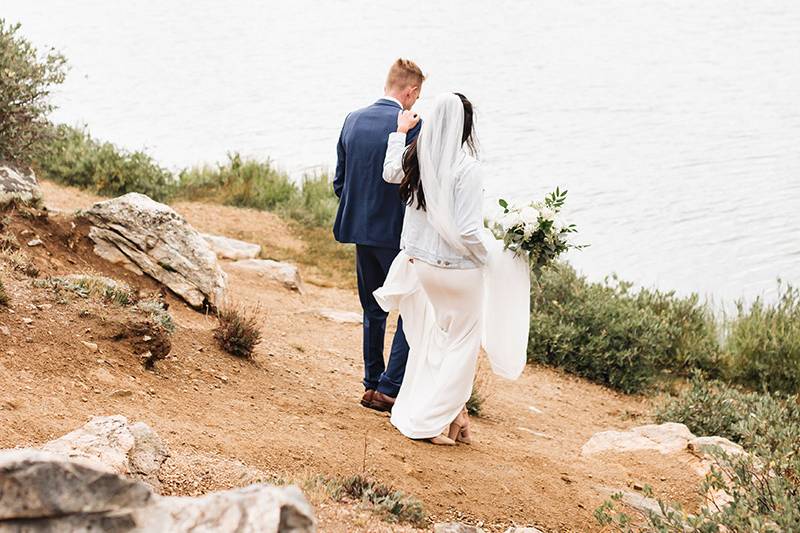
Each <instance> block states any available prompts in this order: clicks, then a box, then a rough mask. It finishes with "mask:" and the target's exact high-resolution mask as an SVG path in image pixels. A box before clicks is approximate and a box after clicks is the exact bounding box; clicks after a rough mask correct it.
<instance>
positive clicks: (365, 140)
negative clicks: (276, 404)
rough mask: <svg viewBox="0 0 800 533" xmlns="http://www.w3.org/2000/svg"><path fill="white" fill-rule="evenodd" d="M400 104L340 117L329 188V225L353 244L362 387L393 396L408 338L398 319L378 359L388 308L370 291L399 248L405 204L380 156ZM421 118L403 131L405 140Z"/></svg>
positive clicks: (386, 103) (340, 238)
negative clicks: (332, 212)
mask: <svg viewBox="0 0 800 533" xmlns="http://www.w3.org/2000/svg"><path fill="white" fill-rule="evenodd" d="M400 111H401V107H400V105H398V104H397V103H396V102H393V101H391V100H387V99H384V98H382V99H380V100H378V101H377V102H375V103H374V104H372V105H371V106H368V107H365V108H363V109H359V110H358V111H353V112H352V113H350V114H349V115H347V118H346V119H345V121H344V126H342V133H341V135H340V136H339V143H338V145H337V150H336V152H337V159H338V160H337V163H336V176H335V177H334V180H333V190H334V192H336V196H338V197H339V211H338V212H337V214H336V222H335V223H334V226H333V234H334V236H335V237H336V240H337V241H339V242H342V243H352V244H355V245H356V274H357V276H358V296H359V299H360V300H361V307H362V308H363V309H364V387H365V388H367V389H374V390H377V391H379V392H382V393H383V394H386V395H388V396H392V397H396V396H397V393H398V391H399V390H400V385H401V384H402V382H403V375H404V374H405V369H406V360H407V359H408V343H407V342H406V338H405V335H404V334H403V322H402V320H398V323H397V333H395V336H394V340H393V341H392V349H391V352H390V354H389V362H388V365H385V364H384V360H383V345H384V337H385V335H386V317H387V316H388V313H386V311H384V310H383V309H381V308H380V306H379V305H378V303H377V302H376V301H375V298H374V297H373V295H372V292H373V291H375V290H376V289H377V288H378V287H380V286H382V285H383V283H384V282H385V281H386V274H387V273H388V272H389V267H390V266H391V264H392V261H394V258H395V257H396V256H397V254H398V253H399V252H400V232H401V231H402V229H403V215H404V213H405V205H404V204H403V202H402V200H401V199H400V193H399V186H398V185H392V184H389V183H386V182H385V181H383V159H384V157H385V156H386V143H387V141H388V139H389V134H390V133H391V132H393V131H397V114H398V113H399V112H400ZM420 125H421V124H417V126H416V127H415V128H414V129H413V130H411V131H409V132H408V135H407V137H406V142H407V143H410V142H411V141H412V140H414V138H415V137H416V136H417V134H418V133H419V128H420Z"/></svg>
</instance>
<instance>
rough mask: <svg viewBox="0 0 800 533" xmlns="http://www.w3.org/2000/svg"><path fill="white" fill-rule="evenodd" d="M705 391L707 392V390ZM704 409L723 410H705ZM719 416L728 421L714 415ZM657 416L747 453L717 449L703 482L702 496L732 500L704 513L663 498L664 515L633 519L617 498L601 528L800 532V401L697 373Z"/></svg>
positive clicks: (603, 512)
mask: <svg viewBox="0 0 800 533" xmlns="http://www.w3.org/2000/svg"><path fill="white" fill-rule="evenodd" d="M704 389H706V390H704ZM703 410H717V411H716V412H715V411H711V412H709V413H705V414H703V413H702V411H703ZM716 413H719V415H720V416H721V417H723V418H724V420H725V423H724V424H721V423H717V422H714V421H713V420H712V417H713V416H714V415H715V414H716ZM659 417H660V418H661V419H664V420H671V421H675V422H684V423H686V424H687V425H689V427H690V429H692V430H693V431H695V432H698V433H705V434H709V433H711V434H720V435H723V436H725V435H727V436H728V437H729V438H731V439H732V440H736V441H738V442H739V443H740V444H742V446H743V447H744V449H745V451H746V452H747V453H744V454H739V455H728V454H726V453H724V452H723V451H722V450H721V449H716V450H712V451H711V455H712V457H713V464H712V467H711V472H710V473H709V474H708V475H707V476H706V479H705V480H704V481H703V483H702V484H701V486H700V493H701V495H704V496H705V495H708V494H710V493H712V492H713V491H725V492H726V493H727V494H728V495H729V496H730V497H731V502H730V504H728V505H722V506H721V507H720V506H717V505H716V504H713V503H710V504H709V505H705V506H703V508H701V509H700V511H699V512H698V513H694V514H690V513H688V512H685V511H684V510H683V509H682V508H681V506H680V505H678V504H674V503H669V502H665V501H663V500H659V505H660V507H661V510H662V515H661V516H659V515H657V514H655V513H652V512H646V513H642V515H641V516H640V517H639V520H638V521H637V520H634V519H633V518H632V517H631V516H629V515H627V514H626V513H625V512H619V511H616V510H615V506H616V502H617V501H618V499H619V498H614V499H613V500H612V501H608V502H605V503H604V504H603V505H602V506H601V507H600V508H598V509H597V511H596V512H595V516H596V517H597V519H598V520H599V522H600V523H601V524H603V525H609V524H613V525H615V526H617V528H619V529H620V530H624V531H658V532H665V533H666V532H675V531H698V532H709V533H711V532H718V531H747V532H750V531H759V532H760V531H764V532H767V531H769V532H778V531H787V532H788V531H798V530H800V404H799V403H798V397H796V396H792V397H787V398H782V397H777V396H772V395H770V394H757V393H749V394H748V393H740V392H735V391H732V390H726V389H725V388H724V385H723V384H721V383H718V382H714V383H704V382H703V381H702V380H700V379H699V378H695V380H694V382H693V384H692V390H690V391H688V392H686V393H684V394H682V395H680V396H679V397H678V398H676V399H675V400H673V404H672V405H671V406H670V407H669V409H668V410H667V411H664V410H662V411H661V412H660V414H659Z"/></svg>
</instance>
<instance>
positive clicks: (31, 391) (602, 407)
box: [0, 183, 697, 531]
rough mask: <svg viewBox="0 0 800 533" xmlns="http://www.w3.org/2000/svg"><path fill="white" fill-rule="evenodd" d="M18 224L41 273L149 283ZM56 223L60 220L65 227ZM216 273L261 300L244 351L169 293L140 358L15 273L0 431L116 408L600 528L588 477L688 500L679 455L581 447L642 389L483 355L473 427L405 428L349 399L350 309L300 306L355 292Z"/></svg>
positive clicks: (336, 518)
mask: <svg viewBox="0 0 800 533" xmlns="http://www.w3.org/2000/svg"><path fill="white" fill-rule="evenodd" d="M43 186H44V192H45V201H46V203H47V204H48V205H50V206H53V207H56V208H58V209H61V210H69V209H74V208H79V207H86V206H87V205H89V203H91V202H92V201H93V200H94V198H92V197H91V195H87V194H85V193H80V192H77V191H73V190H71V189H65V188H61V187H57V186H55V185H52V184H48V183H45V184H43ZM175 207H176V209H177V210H178V211H179V212H182V213H183V214H184V215H185V216H187V218H188V219H189V221H190V222H191V223H192V224H193V225H195V227H197V228H198V229H200V230H201V231H209V232H221V233H228V234H230V235H232V236H237V237H247V236H248V235H252V236H253V238H254V240H257V241H258V242H262V243H267V244H270V243H272V244H274V246H276V247H280V248H281V249H283V250H286V249H295V250H298V253H302V252H301V250H302V243H300V242H293V241H291V238H290V237H289V235H290V234H289V232H288V231H286V230H285V226H283V225H281V224H282V223H281V221H280V219H278V218H277V217H274V216H272V215H270V214H268V213H255V216H251V215H250V214H248V213H246V212H245V214H244V215H243V214H242V212H241V211H240V210H236V209H235V208H222V207H219V206H205V205H202V204H188V203H184V204H178V205H176V206H175ZM245 215H246V216H245ZM65 216H66V215H53V216H52V217H51V218H53V219H55V220H56V221H57V220H59V219H60V217H65ZM234 217H235V218H234ZM64 220H66V219H64ZM25 224H27V228H28V229H30V230H32V231H34V232H36V233H37V234H38V235H39V236H40V237H41V238H42V240H44V241H45V246H43V247H37V248H33V249H31V250H30V253H31V254H32V255H34V256H35V261H36V262H37V264H40V265H42V269H43V274H44V275H47V274H52V273H71V272H75V271H86V270H93V271H100V272H105V273H108V274H112V275H114V276H115V277H117V278H123V279H127V280H128V281H129V282H131V283H134V284H136V285H137V286H140V287H143V288H145V289H153V288H155V286H154V284H152V283H149V282H148V281H147V280H142V279H135V278H133V277H132V275H130V274H127V273H125V272H124V271H120V270H116V269H113V268H111V267H110V266H109V265H105V264H104V263H102V262H101V261H99V260H97V259H94V258H93V257H91V254H90V253H89V252H88V250H89V248H88V244H86V243H84V244H83V245H81V246H84V248H81V247H80V246H78V247H77V248H76V249H75V250H69V249H67V248H66V247H65V246H64V245H63V244H61V242H63V241H64V239H63V238H60V237H59V235H58V232H54V231H53V229H52V223H49V224H51V225H50V226H47V225H45V224H44V223H39V222H36V221H21V222H18V223H17V225H16V226H14V227H13V228H12V229H13V231H15V232H17V233H19V232H22V231H24V230H25V229H26V228H25V227H23V225H25ZM37 224H38V225H37ZM67 226H68V223H67V222H61V227H62V228H63V231H65V232H67V231H68V227H67ZM45 232H50V233H53V235H52V236H50V235H42V233H45ZM62 237H63V236H62ZM265 253H266V254H267V255H269V251H268V250H267V251H265ZM48 254H50V255H48ZM229 285H230V289H231V291H230V292H231V297H232V298H233V299H234V300H236V301H239V302H242V303H248V304H258V305H260V306H261V309H262V310H263V333H264V337H265V340H264V342H263V344H262V345H261V346H259V347H258V350H257V356H256V359H255V362H253V363H247V362H242V361H239V360H236V359H234V358H232V357H230V356H228V355H226V354H224V353H222V352H220V351H219V350H218V349H217V347H216V345H215V343H214V341H213V338H212V329H213V327H214V325H215V324H214V320H213V319H212V318H211V317H207V316H204V315H202V314H199V313H196V312H194V311H192V310H190V309H188V308H186V307H185V306H183V305H182V304H181V303H180V302H179V301H177V300H176V299H174V298H171V297H170V298H169V300H170V303H171V307H170V312H171V313H172V314H173V316H174V318H175V320H176V322H177V325H178V330H177V332H176V333H175V334H174V335H173V339H172V341H173V349H172V357H171V358H169V359H168V360H165V361H161V362H159V363H158V365H157V368H156V370H155V371H147V370H145V369H144V368H143V367H142V366H141V364H139V363H138V361H136V358H135V357H134V356H133V355H132V354H130V353H129V352H126V351H125V349H124V347H121V346H120V345H119V344H118V343H116V342H115V341H113V340H111V339H108V338H105V329H104V328H105V327H106V324H107V323H108V320H109V318H110V317H109V316H104V314H103V312H101V311H94V312H92V313H90V314H89V316H80V315H79V310H78V309H77V308H75V307H74V306H64V305H57V304H52V303H49V302H45V300H46V295H44V294H43V293H41V292H37V290H35V289H32V288H28V285H25V284H22V283H15V284H14V285H13V286H12V287H11V289H12V294H11V297H12V301H13V302H15V303H14V307H13V312H0V325H5V326H6V327H8V328H9V329H10V330H11V335H8V336H3V335H2V334H0V447H13V446H22V445H29V444H34V445H35V444H39V443H41V442H43V441H46V440H48V439H51V438H54V437H57V436H59V435H61V434H63V433H65V432H67V431H69V430H71V429H73V428H75V427H76V426H78V425H81V424H82V423H84V422H85V421H86V419H87V418H88V417H89V416H90V415H105V414H123V415H126V416H128V417H130V418H132V419H135V420H143V421H145V422H147V423H149V424H150V425H152V426H153V427H154V428H155V429H156V430H157V431H158V432H159V433H160V434H161V436H162V437H163V438H165V439H166V440H167V441H168V443H169V445H170V447H171V449H172V450H173V452H174V454H175V455H176V456H179V455H181V454H185V455H187V456H189V455H192V454H194V455H198V454H199V455H202V456H208V457H219V458H222V459H226V458H227V459H234V460H238V461H241V462H243V463H244V464H246V465H248V466H250V467H254V468H257V469H259V470H261V471H264V472H269V473H270V474H271V475H275V476H280V477H284V478H288V479H299V478H308V477H309V476H313V475H317V474H323V475H334V474H343V475H350V474H355V473H359V472H361V471H362V470H363V469H364V468H366V469H367V470H368V471H369V472H370V473H371V474H372V475H373V476H374V477H375V478H376V479H379V480H381V481H382V482H384V483H386V484H389V485H393V486H394V487H396V488H398V489H401V490H403V491H405V492H407V493H409V494H411V495H414V496H416V497H417V498H419V499H420V500H421V501H422V502H423V503H424V505H425V506H426V510H427V511H428V513H429V514H430V515H431V516H432V517H433V518H434V519H435V520H437V521H440V520H444V519H450V518H458V519H462V520H465V521H471V522H483V524H484V527H486V528H488V529H491V530H503V529H504V528H505V527H507V526H509V525H512V524H518V525H535V526H538V527H539V528H541V529H542V530H543V531H594V530H598V526H597V524H596V522H595V520H594V518H593V516H592V512H593V511H594V509H595V508H596V507H597V506H598V505H599V504H600V503H601V502H602V501H603V499H604V498H605V497H606V493H604V492H603V487H613V488H625V487H627V486H628V485H629V484H631V483H633V482H639V483H643V484H650V485H652V486H653V488H654V490H655V492H656V494H659V495H664V496H667V497H670V498H672V499H675V500H678V501H681V502H683V503H685V504H689V505H690V506H691V505H693V504H694V503H696V502H694V501H693V500H694V496H693V487H695V486H696V482H697V478H696V477H694V474H692V473H691V471H690V469H688V468H686V465H684V464H680V462H679V461H678V460H676V459H669V460H667V459H665V458H664V456H661V455H659V454H657V453H652V454H650V453H641V454H635V455H626V456H624V457H622V456H614V455H611V456H605V457H600V458H598V457H594V458H591V459H585V458H582V457H581V456H580V447H581V445H582V444H583V443H584V442H586V440H587V439H589V437H590V436H591V435H592V434H593V433H594V432H597V431H602V430H606V429H612V428H619V429H621V428H626V427H630V426H633V425H639V424H642V423H645V422H646V419H644V418H643V417H642V416H641V414H642V413H643V412H645V410H646V403H645V401H644V400H642V399H639V398H636V397H630V396H623V395H619V394H616V393H614V392H612V391H610V390H608V389H605V388H603V387H600V386H596V385H593V384H591V383H587V382H585V381H583V380H580V379H576V378H573V377H570V376H567V375H564V374H561V373H558V372H556V371H553V370H550V369H547V368H543V367H536V366H530V367H528V368H527V369H526V371H525V373H524V375H523V376H522V378H521V379H519V380H518V381H516V382H507V381H504V380H501V379H499V378H494V377H493V376H491V375H490V374H489V373H488V372H487V371H486V368H485V367H486V365H482V368H481V371H480V375H479V383H480V385H481V389H482V391H483V393H484V394H485V395H486V397H487V399H486V401H485V404H484V412H485V416H484V417H482V418H478V419H475V420H474V426H475V430H474V432H475V434H476V440H477V442H476V443H475V444H474V445H472V446H464V445H461V446H458V447H455V448H441V447H435V446H432V445H429V444H427V443H423V442H416V441H411V440H408V439H406V438H404V437H402V436H401V435H400V434H399V433H398V432H396V431H395V430H394V429H393V427H392V426H391V424H390V423H389V420H388V417H387V416H385V415H382V414H378V413H376V412H373V411H369V410H366V409H364V408H362V407H361V406H360V405H359V404H358V399H359V398H360V394H361V392H362V390H361V385H360V376H361V372H362V366H361V353H360V346H361V336H360V326H357V325H340V324H335V323H333V322H330V321H328V320H326V319H323V318H321V317H319V316H317V315H316V314H315V311H316V310H318V309H320V308H333V309H340V310H349V311H359V305H358V298H357V296H356V294H355V293H354V292H352V291H348V290H342V289H335V288H323V287H318V286H315V285H312V284H308V287H307V288H308V291H307V293H306V294H305V295H299V294H297V293H294V292H289V291H287V290H286V289H283V288H282V287H279V286H277V285H273V284H270V283H267V282H265V281H264V280H263V279H260V278H258V277H256V276H252V275H248V274H239V273H235V272H230V273H229ZM37 298H38V299H39V300H41V301H39V302H37V301H35V300H36V299H37ZM21 299H22V300H21ZM23 300H25V301H23ZM28 300H29V301H28ZM42 302H44V305H41V304H42ZM36 303H39V304H40V307H35V304H36ZM32 305H33V306H34V307H31V306H32ZM48 305H50V306H51V307H48ZM23 318H30V319H32V323H31V324H29V325H28V324H25V323H24V321H23V320H22V319H23ZM81 341H91V342H95V343H96V344H97V345H98V346H99V351H98V352H91V351H90V350H88V349H87V348H86V346H85V345H83V344H82V343H81ZM365 450H366V453H365ZM206 474H207V475H206V476H205V477H204V478H203V479H202V480H197V479H191V477H192V475H189V479H187V478H186V476H185V475H184V477H183V478H182V480H181V484H178V485H176V489H175V490H176V491H177V492H184V493H191V492H202V491H205V490H213V489H216V488H220V487H223V486H226V485H230V484H235V481H236V480H231V479H229V478H227V477H226V476H220V477H219V478H217V477H216V476H215V475H214V473H213V472H210V473H209V472H207V473H206ZM312 501H314V502H315V503H317V508H318V513H319V515H320V522H321V528H320V529H321V531H380V530H385V531H390V530H391V531H395V530H396V531H400V530H402V528H399V526H390V525H386V524H383V523H381V522H376V521H375V520H374V519H373V518H370V516H369V514H368V513H367V514H365V512H364V511H361V510H358V509H356V508H355V507H354V506H337V505H336V504H333V503H331V502H329V501H326V500H324V498H322V497H319V498H317V497H314V496H312Z"/></svg>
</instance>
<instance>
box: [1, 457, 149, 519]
mask: <svg viewBox="0 0 800 533" xmlns="http://www.w3.org/2000/svg"><path fill="white" fill-rule="evenodd" d="M153 497H154V494H153V492H152V490H151V489H150V487H148V486H147V485H145V484H144V483H142V482H141V481H137V480H132V479H126V478H124V477H122V476H119V475H117V474H115V473H113V472H110V471H109V469H108V468H106V467H105V465H103V464H102V463H100V462H98V461H94V460H90V459H85V458H78V459H70V458H67V457H64V456H63V455H62V454H57V453H50V452H44V451H40V450H31V449H19V450H4V451H0V530H2V528H3V521H4V520H10V519H21V518H37V519H38V518H52V517H58V516H64V515H70V514H76V513H102V512H109V511H115V510H117V509H120V508H135V507H141V506H144V505H147V504H148V503H149V502H150V501H151V499H152V498H153Z"/></svg>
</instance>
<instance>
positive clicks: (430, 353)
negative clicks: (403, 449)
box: [375, 231, 530, 439]
mask: <svg viewBox="0 0 800 533" xmlns="http://www.w3.org/2000/svg"><path fill="white" fill-rule="evenodd" d="M483 240H484V241H485V244H486V247H487V249H488V252H489V257H488V262H487V264H486V266H485V267H484V268H480V269H478V268H476V269H465V270H456V269H444V268H438V267H434V266H431V265H428V264H427V263H424V262H422V261H419V260H412V259H411V258H410V257H409V256H408V255H406V254H405V253H404V252H401V253H400V255H398V256H397V258H396V259H395V261H394V263H393V264H392V267H391V269H390V270H389V274H388V276H387V279H386V283H385V284H384V286H383V287H381V288H380V289H378V290H377V291H375V298H376V299H377V301H378V303H379V304H380V305H381V307H382V308H383V309H384V310H386V311H390V310H392V309H399V310H400V314H401V315H402V317H403V323H404V330H405V334H406V339H407V340H408V344H409V346H410V348H411V350H410V352H409V355H408V363H407V366H406V373H405V377H404V379H403V386H402V387H401V388H400V393H399V395H398V397H397V400H396V401H395V405H394V407H393V409H392V418H391V421H392V424H393V425H394V426H395V427H396V428H397V429H398V430H399V431H400V432H401V433H402V434H403V435H405V436H407V437H409V438H412V439H425V438H432V437H435V436H437V435H439V434H441V433H442V432H443V431H445V430H446V429H447V428H448V426H449V425H450V423H451V422H452V421H453V420H455V418H456V417H457V416H458V414H459V413H460V412H461V410H462V409H463V408H464V404H465V403H466V402H467V400H468V399H469V397H470V394H471V392H472V384H473V380H474V377H475V366H476V363H477V358H478V353H479V351H480V347H481V344H483V346H484V348H485V350H486V353H487V356H488V358H489V361H490V363H491V366H492V370H493V371H494V372H495V373H496V374H498V375H500V376H502V377H505V378H508V379H516V378H517V377H519V375H520V374H521V373H522V370H523V368H524V366H525V362H526V351H527V343H528V328H529V324H528V320H529V316H530V268H529V266H528V262H527V260H526V259H523V258H518V257H514V255H513V254H512V253H511V252H508V251H505V250H503V245H502V243H501V242H500V241H497V240H495V239H494V237H493V236H492V235H491V234H490V233H489V232H488V231H487V233H486V235H485V236H484V239H483Z"/></svg>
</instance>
